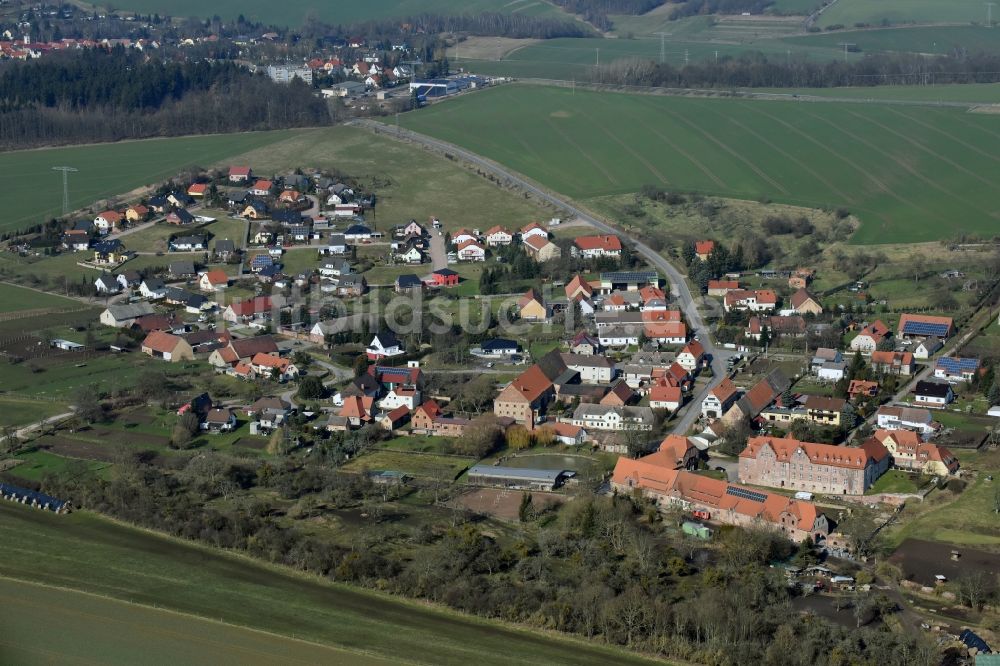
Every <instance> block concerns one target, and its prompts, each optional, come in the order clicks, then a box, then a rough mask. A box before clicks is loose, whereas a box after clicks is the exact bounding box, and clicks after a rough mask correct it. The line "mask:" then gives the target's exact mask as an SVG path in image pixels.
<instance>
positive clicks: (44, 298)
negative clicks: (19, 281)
mask: <svg viewBox="0 0 1000 666" xmlns="http://www.w3.org/2000/svg"><path fill="white" fill-rule="evenodd" d="M80 307H84V305H83V304H82V303H80V301H77V300H74V299H71V298H63V297H62V296H56V295H55V294H42V293H39V292H37V291H35V290H33V289H25V288H24V287H18V286H16V285H12V284H5V283H0V313H2V312H19V311H22V310H41V309H58V310H63V309H75V308H80Z"/></svg>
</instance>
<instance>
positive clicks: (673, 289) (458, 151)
mask: <svg viewBox="0 0 1000 666" xmlns="http://www.w3.org/2000/svg"><path fill="white" fill-rule="evenodd" d="M348 124H350V125H355V126H359V127H366V128H368V129H372V130H374V131H376V132H382V133H384V134H387V135H390V136H396V137H397V138H401V139H406V140H409V141H413V142H414V143H418V144H420V145H422V146H425V147H427V148H430V149H431V150H434V151H437V152H446V153H449V154H451V155H455V156H458V157H460V158H461V159H462V160H464V161H466V162H468V163H469V164H474V165H475V166H477V167H479V168H481V169H483V170H485V171H488V172H490V173H492V174H493V175H494V176H497V177H498V178H502V179H504V180H507V181H508V182H510V183H512V184H514V185H516V186H517V187H518V188H520V189H521V190H523V191H526V192H529V193H531V194H532V195H534V196H535V197H537V198H538V199H540V200H542V201H546V202H548V203H550V204H552V205H553V206H556V207H557V208H562V209H564V210H566V211H568V212H570V213H572V214H573V215H575V216H576V217H579V218H580V219H582V220H584V221H585V222H587V223H588V224H590V225H592V226H593V227H595V228H597V229H599V230H600V231H602V232H604V233H607V234H617V235H618V236H621V237H623V238H626V239H628V240H629V241H631V243H632V245H633V247H634V248H635V251H636V252H638V253H639V254H641V255H642V256H643V257H644V258H645V259H646V260H647V261H648V262H649V263H650V264H651V265H652V266H653V267H655V268H656V269H658V270H659V271H662V272H663V273H664V274H665V275H666V276H667V278H668V280H669V281H670V294H671V295H672V296H673V297H674V298H675V299H676V301H677V303H678V305H680V308H681V310H683V312H684V316H685V318H686V319H687V321H688V324H689V325H690V327H691V333H692V334H694V335H698V337H699V340H700V342H701V344H702V346H703V347H704V348H705V352H706V353H707V354H709V356H711V358H712V373H713V378H712V380H711V381H710V382H709V383H708V384H707V385H706V386H704V387H703V388H702V389H701V390H700V391H699V392H698V393H697V394H695V395H693V396H692V398H691V400H690V401H689V403H688V406H687V409H686V410H685V411H684V413H683V414H682V415H681V416H680V418H679V419H678V420H677V421H676V423H675V424H674V428H673V432H674V433H675V434H685V433H687V431H688V429H689V428H690V427H691V425H692V424H694V422H695V421H696V420H697V419H698V417H699V416H700V414H701V411H700V405H701V401H702V400H703V399H704V397H705V396H706V395H707V394H708V391H709V390H711V389H712V388H714V387H715V385H716V384H718V383H719V382H720V381H721V380H722V378H723V377H725V372H726V366H725V360H726V359H727V358H729V357H730V356H731V355H732V353H731V352H728V351H726V350H723V349H719V348H717V347H716V346H715V343H714V342H713V341H712V339H711V336H710V335H709V334H708V329H707V328H706V327H705V322H704V320H703V319H702V316H701V312H700V311H699V310H698V303H697V302H696V301H695V299H694V297H693V296H692V295H691V290H690V289H688V286H687V283H686V282H685V281H684V275H683V274H682V273H681V272H680V271H679V270H677V268H675V267H674V266H673V264H671V263H670V262H669V261H667V260H666V259H665V258H664V257H663V256H662V255H661V254H659V253H658V252H656V251H655V250H653V249H652V248H651V247H649V246H648V245H646V244H645V243H643V242H642V241H640V240H639V239H637V238H635V237H632V236H629V235H628V234H625V233H623V232H622V231H620V230H618V229H615V228H614V227H612V226H611V225H609V224H607V223H605V222H602V221H601V220H599V219H597V218H596V217H595V216H594V215H593V214H591V213H589V212H587V211H586V210H583V209H582V208H578V207H577V206H575V205H573V204H572V203H570V202H569V201H567V200H565V199H562V198H560V197H558V196H556V195H554V194H551V193H549V192H548V191H546V190H543V189H542V188H541V187H539V186H538V185H535V184H534V183H532V182H530V181H529V180H527V178H525V177H524V176H522V175H520V174H517V173H515V172H513V171H510V170H508V169H506V168H505V167H503V166H501V165H499V164H497V163H496V162H493V161H492V160H488V159H486V158H484V157H481V156H480V155H477V154H475V153H471V152H469V151H467V150H465V149H463V148H460V147H458V146H456V145H454V144H452V143H448V142H447V141H441V140H439V139H435V138H432V137H429V136H427V135H424V134H419V133H417V132H413V131H410V130H406V129H402V128H399V127H394V126H390V125H384V124H382V123H379V122H376V121H374V120H367V119H359V120H353V121H350V122H349V123H348Z"/></svg>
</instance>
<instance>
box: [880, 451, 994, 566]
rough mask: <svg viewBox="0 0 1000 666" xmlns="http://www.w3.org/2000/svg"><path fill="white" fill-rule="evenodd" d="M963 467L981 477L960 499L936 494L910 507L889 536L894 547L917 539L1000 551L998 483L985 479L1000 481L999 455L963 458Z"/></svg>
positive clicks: (980, 454)
mask: <svg viewBox="0 0 1000 666" xmlns="http://www.w3.org/2000/svg"><path fill="white" fill-rule="evenodd" d="M963 453H965V452H963ZM962 467H963V468H966V469H969V468H974V469H978V470H979V474H978V475H977V477H976V478H975V479H974V480H973V481H971V482H970V483H969V486H968V487H967V488H966V489H965V490H964V491H963V492H962V493H961V494H959V495H958V496H955V495H953V494H952V493H951V492H950V491H947V490H944V491H942V490H936V491H934V492H932V493H931V494H930V495H929V496H928V497H927V499H926V500H924V502H922V503H921V502H917V503H914V504H912V506H911V505H907V507H906V509H905V510H904V512H903V515H902V520H900V522H899V525H900V526H899V527H897V528H895V529H893V530H891V531H890V533H889V541H890V543H891V544H893V545H898V544H900V543H902V542H903V541H904V540H905V539H907V538H914V539H927V540H929V541H941V542H944V543H953V544H957V545H969V546H980V547H984V548H987V549H990V550H1000V523H998V521H997V515H996V513H994V511H993V501H994V493H995V492H996V484H997V481H995V480H994V481H988V480H987V479H986V475H987V474H992V475H993V478H994V479H996V478H997V472H998V470H1000V454H998V453H997V452H996V451H990V452H987V451H980V452H978V453H976V454H967V455H963V456H962Z"/></svg>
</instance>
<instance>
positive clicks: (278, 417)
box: [246, 396, 292, 430]
mask: <svg viewBox="0 0 1000 666" xmlns="http://www.w3.org/2000/svg"><path fill="white" fill-rule="evenodd" d="M291 413H292V406H291V405H290V404H289V403H288V402H286V401H284V400H282V399H281V398H275V397H270V396H265V397H263V398H258V399H257V400H256V401H255V402H254V403H253V404H252V405H250V406H249V407H247V409H246V415H247V416H248V417H251V418H254V419H256V420H257V423H258V424H259V425H260V426H261V427H262V428H265V429H268V430H270V429H272V428H277V427H278V426H280V425H281V424H283V423H284V422H285V421H286V420H287V419H288V416H289V415H290V414H291Z"/></svg>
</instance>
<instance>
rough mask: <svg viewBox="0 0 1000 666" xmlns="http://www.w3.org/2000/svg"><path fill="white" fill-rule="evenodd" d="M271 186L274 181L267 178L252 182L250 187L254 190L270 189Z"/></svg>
mask: <svg viewBox="0 0 1000 666" xmlns="http://www.w3.org/2000/svg"><path fill="white" fill-rule="evenodd" d="M272 187H274V183H272V182H271V181H269V180H258V181H257V182H256V183H254V184H253V187H252V188H251V189H254V190H270V189H271V188H272Z"/></svg>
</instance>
